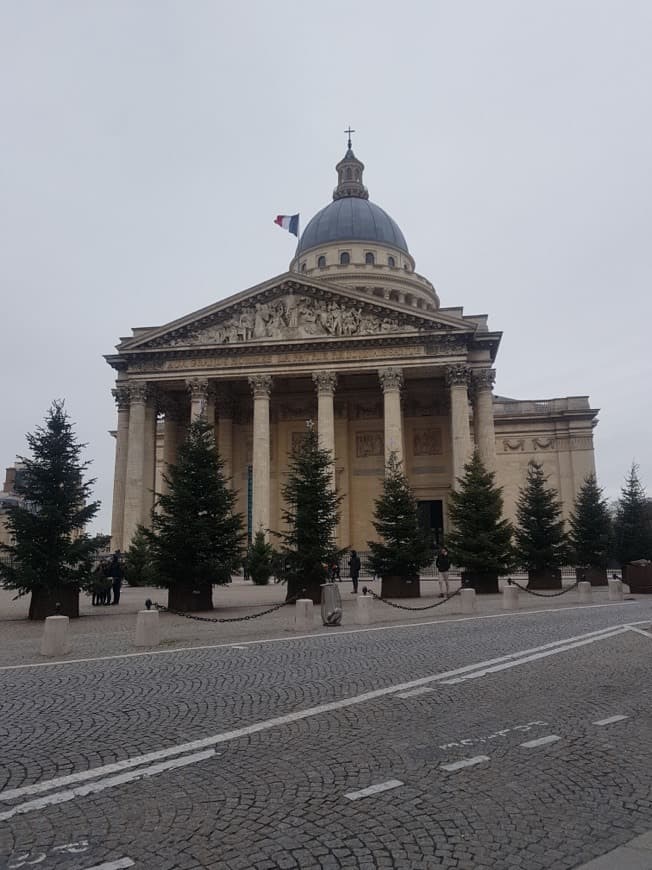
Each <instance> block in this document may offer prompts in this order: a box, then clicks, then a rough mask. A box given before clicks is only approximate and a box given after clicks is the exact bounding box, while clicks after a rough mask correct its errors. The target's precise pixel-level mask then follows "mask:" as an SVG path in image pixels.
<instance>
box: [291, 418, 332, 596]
mask: <svg viewBox="0 0 652 870" xmlns="http://www.w3.org/2000/svg"><path fill="white" fill-rule="evenodd" d="M281 491H282V494H283V499H284V501H285V506H284V508H283V511H282V516H283V521H284V523H285V525H286V527H287V531H286V532H281V533H279V535H278V536H279V537H280V539H281V541H282V546H281V555H282V557H283V561H284V566H285V570H284V573H285V576H286V577H287V584H288V589H287V597H288V599H290V598H292V597H293V596H294V595H296V594H299V593H300V592H301V590H302V589H304V588H305V590H306V595H307V596H308V598H312V600H313V601H314V602H315V603H318V602H319V601H320V600H321V589H320V586H321V584H322V583H325V582H326V581H327V579H328V566H329V565H331V564H332V563H333V562H335V561H336V560H337V559H338V557H339V553H338V550H337V546H336V543H335V535H336V530H337V522H338V518H339V506H340V503H341V501H342V498H341V496H338V495H337V494H336V493H335V491H334V489H333V457H332V456H331V453H330V451H328V450H324V449H323V448H321V447H320V446H319V441H318V438H317V433H316V431H315V429H314V426H313V425H312V422H309V423H308V425H307V431H306V434H305V437H304V438H303V440H302V442H301V445H300V446H299V447H298V448H297V449H296V450H295V451H294V453H293V454H292V455H291V456H290V467H289V470H288V478H287V481H286V483H285V484H283V487H282V490H281Z"/></svg>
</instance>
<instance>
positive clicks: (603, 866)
mask: <svg viewBox="0 0 652 870" xmlns="http://www.w3.org/2000/svg"><path fill="white" fill-rule="evenodd" d="M576 870H652V831H648V833H647V834H641V836H640V837H634V839H633V840H630V841H629V842H628V843H626V844H625V845H624V846H619V847H618V848H617V849H613V851H611V852H607V853H606V855H601V856H600V858H594V859H593V861H589V863H588V864H582V865H581V866H580V867H577V868H576Z"/></svg>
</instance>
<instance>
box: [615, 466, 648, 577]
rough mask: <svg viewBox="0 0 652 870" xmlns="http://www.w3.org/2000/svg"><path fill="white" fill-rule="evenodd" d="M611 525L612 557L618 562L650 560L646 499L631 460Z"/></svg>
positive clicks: (623, 563) (625, 563) (624, 563)
mask: <svg viewBox="0 0 652 870" xmlns="http://www.w3.org/2000/svg"><path fill="white" fill-rule="evenodd" d="M614 525H615V539H616V540H615V552H616V558H617V559H618V561H619V562H620V564H621V565H627V564H628V563H629V562H634V561H636V560H638V559H652V528H651V527H650V520H649V518H648V510H647V498H646V495H645V489H644V487H643V484H642V483H641V481H640V478H639V476H638V465H637V464H636V463H635V462H634V463H632V467H631V468H630V470H629V474H628V475H627V477H626V478H625V485H624V486H623V488H622V490H621V493H620V499H619V500H618V505H617V508H616V521H615V523H614Z"/></svg>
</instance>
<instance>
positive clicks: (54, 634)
mask: <svg viewBox="0 0 652 870" xmlns="http://www.w3.org/2000/svg"><path fill="white" fill-rule="evenodd" d="M69 623H70V620H69V619H68V617H67V616H48V617H47V619H46V620H45V624H44V626H43V639H42V640H41V655H43V656H65V655H66V654H67V653H69V652H70V641H69V640H68V625H69Z"/></svg>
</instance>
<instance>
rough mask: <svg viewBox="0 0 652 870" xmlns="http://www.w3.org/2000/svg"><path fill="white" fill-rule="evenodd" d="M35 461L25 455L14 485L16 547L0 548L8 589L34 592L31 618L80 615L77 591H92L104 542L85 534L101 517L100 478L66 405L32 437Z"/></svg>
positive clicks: (10, 523)
mask: <svg viewBox="0 0 652 870" xmlns="http://www.w3.org/2000/svg"><path fill="white" fill-rule="evenodd" d="M27 443H28V446H29V448H30V450H31V454H32V455H31V457H29V458H26V457H20V459H21V462H22V463H23V467H22V469H21V473H20V475H19V476H18V477H17V480H16V487H15V488H16V493H17V494H18V495H19V496H21V497H22V503H21V504H18V505H14V506H13V507H11V508H9V509H8V512H7V513H8V517H7V528H8V530H9V533H10V535H11V536H12V537H13V540H14V543H13V544H11V545H6V544H0V551H2V552H4V553H5V555H6V557H7V558H6V561H2V562H0V577H1V578H2V582H3V585H4V586H5V587H6V588H8V589H14V590H16V591H17V592H18V594H19V595H26V594H27V593H28V592H29V593H31V602H30V610H29V617H30V619H43V618H44V617H46V616H50V615H52V614H53V613H55V612H56V605H57V604H60V612H61V613H62V614H63V615H66V616H79V590H80V589H85V590H90V588H91V586H92V583H93V567H94V561H95V557H96V555H97V553H98V552H99V551H100V550H101V549H102V548H103V547H104V546H105V545H106V543H107V540H108V539H107V537H106V536H103V535H95V536H90V535H89V534H87V533H86V532H85V531H84V530H85V529H86V527H87V525H88V523H89V522H90V521H91V520H92V519H93V517H94V516H95V515H96V514H97V512H98V510H99V507H100V503H99V501H89V498H90V494H91V490H92V487H93V484H94V483H95V480H85V479H84V476H85V473H86V470H87V469H88V467H89V465H90V462H82V460H81V453H82V450H83V449H84V447H85V446H86V445H85V444H79V443H78V442H77V441H76V439H75V435H74V432H73V428H72V425H71V423H70V421H69V419H68V415H67V414H66V412H65V410H64V405H63V402H53V404H52V406H51V408H50V410H49V411H48V413H47V415H46V418H45V425H44V426H39V427H37V429H36V431H35V432H34V433H32V434H29V435H27Z"/></svg>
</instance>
